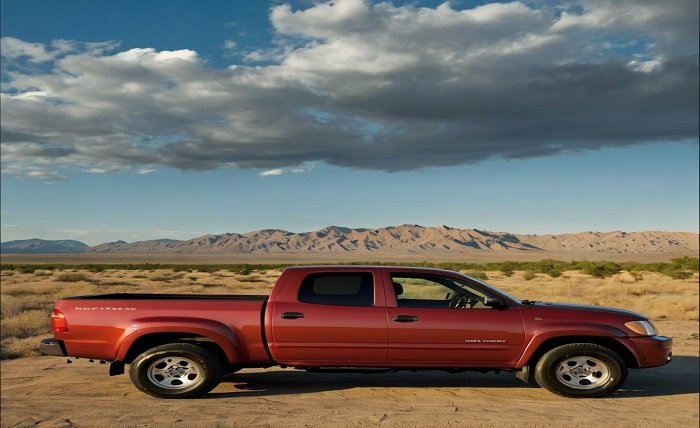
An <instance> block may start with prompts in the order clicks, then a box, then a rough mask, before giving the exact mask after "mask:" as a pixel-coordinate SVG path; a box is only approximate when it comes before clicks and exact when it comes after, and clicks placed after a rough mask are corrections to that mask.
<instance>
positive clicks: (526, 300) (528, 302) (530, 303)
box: [520, 299, 539, 305]
mask: <svg viewBox="0 0 700 428" xmlns="http://www.w3.org/2000/svg"><path fill="white" fill-rule="evenodd" d="M538 301H539V300H528V299H525V300H521V301H520V303H522V304H523V305H534V304H535V303H537V302H538Z"/></svg>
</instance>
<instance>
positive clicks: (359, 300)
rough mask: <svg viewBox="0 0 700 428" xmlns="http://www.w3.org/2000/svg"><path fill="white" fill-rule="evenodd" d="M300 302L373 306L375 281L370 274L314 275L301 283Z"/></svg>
mask: <svg viewBox="0 0 700 428" xmlns="http://www.w3.org/2000/svg"><path fill="white" fill-rule="evenodd" d="M299 301H300V302H304V303H314V304H317V305H339V306H372V305H373V304H374V280H373V278H372V274H371V273H369V272H357V273H356V272H347V273H312V274H310V275H308V276H307V277H306V278H304V281H303V282H302V283H301V287H300V288H299Z"/></svg>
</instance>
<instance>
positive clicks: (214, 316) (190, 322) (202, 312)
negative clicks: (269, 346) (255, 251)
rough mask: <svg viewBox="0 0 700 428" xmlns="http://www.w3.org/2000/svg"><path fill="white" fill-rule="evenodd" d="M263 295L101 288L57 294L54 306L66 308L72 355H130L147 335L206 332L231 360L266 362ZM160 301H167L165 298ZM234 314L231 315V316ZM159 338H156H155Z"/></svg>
mask: <svg viewBox="0 0 700 428" xmlns="http://www.w3.org/2000/svg"><path fill="white" fill-rule="evenodd" d="M267 299H268V296H264V295H215V294H213V295H212V294H208V295H196V294H122V293H117V294H104V295H98V296H77V297H69V298H66V299H61V300H59V301H58V302H57V303H56V307H55V310H58V311H61V312H63V313H70V321H69V322H70V340H66V341H64V346H65V351H66V353H67V354H68V355H70V356H74V357H83V358H94V359H100V360H106V361H131V359H132V358H133V357H135V356H136V354H137V353H138V352H139V351H140V350H141V349H142V348H143V347H144V345H142V344H146V343H148V346H150V345H151V344H152V343H153V342H152V341H151V339H155V338H157V337H159V336H160V337H162V334H164V333H166V334H168V335H169V337H175V336H178V335H179V336H180V337H183V338H184V337H187V336H189V337H200V336H201V337H207V338H209V339H211V340H213V341H214V342H216V343H218V344H219V345H220V346H221V348H222V349H221V350H222V351H223V353H224V354H225V356H226V359H227V360H228V361H229V362H230V363H231V364H241V365H244V364H252V365H258V364H269V363H271V360H270V356H269V354H268V352H267V350H266V345H265V342H264V340H263V330H262V328H261V321H262V320H261V316H262V315H261V314H263V312H264V311H263V309H264V307H265V305H266V304H267ZM164 302H167V303H165V304H164ZM234 314H235V316H234ZM157 341H158V342H159V341H161V340H157Z"/></svg>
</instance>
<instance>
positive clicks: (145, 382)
mask: <svg viewBox="0 0 700 428" xmlns="http://www.w3.org/2000/svg"><path fill="white" fill-rule="evenodd" d="M221 375H222V367H221V361H219V359H218V358H217V357H216V356H215V355H214V354H212V353H211V352H209V351H207V350H206V349H204V348H202V347H200V346H196V345H192V344H189V343H169V344H167V345H161V346H156V347H155V348H151V349H149V350H147V351H145V352H144V353H142V354H141V355H139V356H138V357H136V359H135V360H134V361H133V362H132V363H131V367H130V368H129V377H130V378H131V381H132V382H133V383H134V385H136V387H137V388H138V389H140V390H141V391H143V392H145V393H146V394H150V395H153V396H154V397H159V398H194V397H198V396H200V395H203V394H206V393H207V392H209V391H211V390H212V389H214V388H215V387H216V386H217V385H218V384H219V382H220V381H221Z"/></svg>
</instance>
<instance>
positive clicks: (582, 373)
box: [535, 343, 627, 397]
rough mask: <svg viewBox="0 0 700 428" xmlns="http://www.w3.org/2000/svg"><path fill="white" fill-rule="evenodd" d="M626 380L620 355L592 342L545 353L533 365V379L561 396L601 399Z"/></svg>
mask: <svg viewBox="0 0 700 428" xmlns="http://www.w3.org/2000/svg"><path fill="white" fill-rule="evenodd" d="M626 378H627V366H626V365H625V362H624V361H623V360H622V358H620V356H619V355H618V354H617V353H616V352H614V351H612V350H610V349H608V348H606V347H604V346H600V345H596V344H594V343H570V344H567V345H562V346H558V347H556V348H553V349H551V350H549V351H547V352H546V353H545V354H544V355H543V356H542V358H540V360H539V361H538V362H537V365H536V366H535V380H536V381H537V383H538V384H539V385H540V386H541V387H543V388H546V389H547V390H549V391H551V392H553V393H555V394H557V395H561V396H564V397H601V396H604V395H608V394H610V393H612V392H613V391H615V390H616V389H618V388H619V387H620V386H621V385H622V383H623V382H624V381H625V379H626Z"/></svg>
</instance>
